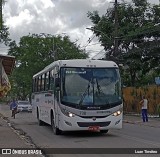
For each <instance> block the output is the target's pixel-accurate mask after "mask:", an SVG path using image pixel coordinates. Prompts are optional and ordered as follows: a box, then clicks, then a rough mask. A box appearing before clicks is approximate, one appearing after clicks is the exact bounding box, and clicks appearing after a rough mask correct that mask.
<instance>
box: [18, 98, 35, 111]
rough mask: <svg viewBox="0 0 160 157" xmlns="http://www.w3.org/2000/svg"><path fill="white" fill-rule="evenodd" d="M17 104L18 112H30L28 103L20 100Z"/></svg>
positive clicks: (30, 107) (30, 106)
mask: <svg viewBox="0 0 160 157" xmlns="http://www.w3.org/2000/svg"><path fill="white" fill-rule="evenodd" d="M17 104H18V107H17V110H18V112H21V111H28V112H32V105H31V104H30V102H29V101H21V100H20V101H18V102H17Z"/></svg>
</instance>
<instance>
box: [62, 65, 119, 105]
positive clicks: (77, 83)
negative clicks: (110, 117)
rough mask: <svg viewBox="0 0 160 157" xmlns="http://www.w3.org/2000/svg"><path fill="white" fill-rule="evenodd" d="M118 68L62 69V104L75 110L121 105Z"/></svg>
mask: <svg viewBox="0 0 160 157" xmlns="http://www.w3.org/2000/svg"><path fill="white" fill-rule="evenodd" d="M121 101H122V97H121V81H120V75H119V70H118V68H70V67H69V68H68V67H65V68H61V103H62V104H64V105H68V106H72V107H75V108H77V107H78V108H83V107H84V106H92V107H96V106H97V107H98V106H103V107H106V108H111V107H113V106H116V104H117V105H120V102H121Z"/></svg>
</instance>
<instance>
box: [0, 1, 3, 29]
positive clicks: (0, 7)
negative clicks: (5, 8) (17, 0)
mask: <svg viewBox="0 0 160 157" xmlns="http://www.w3.org/2000/svg"><path fill="white" fill-rule="evenodd" d="M2 29H3V16H2V0H0V30H2Z"/></svg>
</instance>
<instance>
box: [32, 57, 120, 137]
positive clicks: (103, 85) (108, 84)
mask: <svg viewBox="0 0 160 157" xmlns="http://www.w3.org/2000/svg"><path fill="white" fill-rule="evenodd" d="M32 89H33V92H32V106H33V114H34V115H35V116H36V117H37V119H38V122H39V125H42V124H43V123H44V122H45V123H48V124H50V125H51V126H52V128H53V132H54V134H56V135H58V134H60V133H61V132H62V131H79V130H93V131H100V132H102V133H107V132H108V130H109V129H113V128H115V129H120V128H122V108H123V103H122V93H121V79H120V74H119V68H118V66H117V64H116V63H114V62H112V61H104V60H91V59H73V60H58V61H55V62H53V63H51V64H50V65H48V66H47V67H45V68H44V69H43V70H42V71H40V72H39V73H37V74H35V75H34V76H33V87H32Z"/></svg>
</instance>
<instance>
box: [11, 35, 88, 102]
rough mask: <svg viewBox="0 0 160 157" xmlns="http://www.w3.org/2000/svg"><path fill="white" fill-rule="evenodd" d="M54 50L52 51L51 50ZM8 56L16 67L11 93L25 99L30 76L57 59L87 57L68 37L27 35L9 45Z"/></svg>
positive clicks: (28, 88)
mask: <svg viewBox="0 0 160 157" xmlns="http://www.w3.org/2000/svg"><path fill="white" fill-rule="evenodd" d="M53 49H54V50H53ZM8 54H9V55H13V56H15V57H16V67H15V69H14V71H13V74H12V76H11V80H12V81H11V82H12V93H11V95H13V93H14V94H15V96H17V97H21V98H22V99H25V98H26V97H27V95H30V94H31V87H32V76H33V75H34V74H35V73H37V72H38V71H40V70H42V69H43V68H44V67H45V66H47V65H49V64H50V63H51V62H53V61H54V60H55V58H56V59H57V60H58V59H76V58H86V57H88V55H87V54H86V53H85V52H84V51H83V50H81V49H80V48H79V47H78V46H77V45H76V44H75V43H73V42H71V40H70V39H69V37H68V36H64V37H62V36H60V35H59V36H51V35H48V34H40V35H38V34H29V35H28V36H23V37H21V39H20V42H19V44H16V42H15V41H12V42H11V43H10V49H9V53H8Z"/></svg>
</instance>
